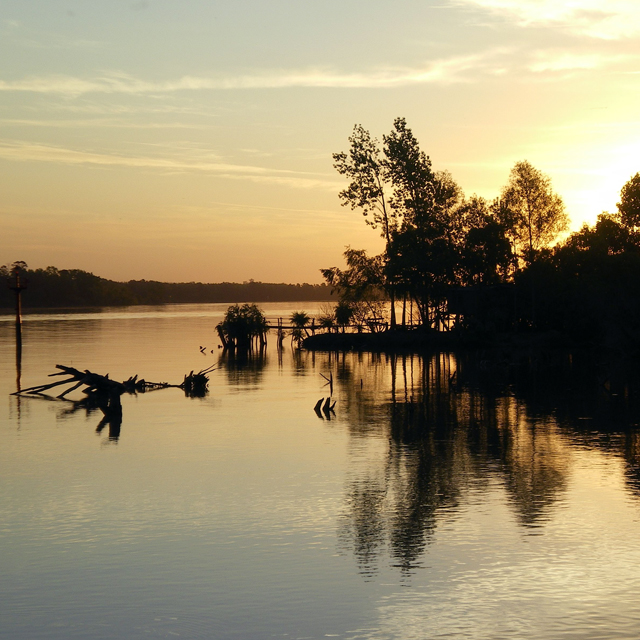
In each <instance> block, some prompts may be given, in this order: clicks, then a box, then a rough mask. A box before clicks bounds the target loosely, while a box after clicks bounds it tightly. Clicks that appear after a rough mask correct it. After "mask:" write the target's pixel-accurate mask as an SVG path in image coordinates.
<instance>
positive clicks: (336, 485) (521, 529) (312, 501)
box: [0, 307, 640, 639]
mask: <svg viewBox="0 0 640 640" xmlns="http://www.w3.org/2000/svg"><path fill="white" fill-rule="evenodd" d="M187 311H188V313H186V314H185V315H180V313H178V311H177V310H175V309H173V310H171V311H170V312H169V313H167V312H166V311H164V312H158V313H157V314H156V315H154V313H153V312H152V310H146V311H144V312H143V313H141V314H139V315H138V316H136V314H134V313H127V312H123V311H119V312H118V313H117V314H116V315H115V316H113V317H112V316H110V315H109V314H108V313H106V314H93V315H91V314H87V317H83V318H77V317H73V316H69V317H68V318H66V319H65V320H63V321H60V322H58V323H56V322H55V321H53V320H52V319H51V318H47V319H43V320H42V321H33V322H32V323H31V324H29V321H28V319H27V321H26V322H25V351H24V360H23V367H24V371H23V374H24V378H25V380H24V382H25V386H26V385H31V384H36V383H39V382H42V381H44V380H46V376H47V375H48V374H49V373H50V372H51V371H52V368H53V365H54V364H56V363H62V364H72V365H76V366H79V367H87V368H91V369H93V370H96V371H99V372H107V371H108V372H109V373H111V376H112V378H116V379H125V378H126V377H128V376H130V375H132V374H134V373H139V374H141V375H143V376H145V377H147V379H154V380H167V381H170V382H175V381H180V379H181V378H182V376H183V374H184V373H185V372H188V371H189V370H192V369H196V370H197V369H199V368H202V367H204V366H209V365H211V364H217V365H218V369H217V370H216V371H214V372H213V373H212V376H211V380H210V392H209V394H208V395H207V396H206V397H204V398H185V397H184V394H183V393H182V392H180V391H179V390H177V389H169V390H164V391H159V392H154V393H149V394H142V395H138V396H130V397H126V398H123V422H122V428H121V431H120V432H119V434H118V437H117V441H116V439H115V437H114V438H111V439H110V438H109V435H108V429H107V427H106V426H105V427H104V429H102V430H101V431H100V433H96V432H95V431H96V427H97V425H98V423H99V420H100V416H99V415H97V414H86V413H84V412H82V411H74V410H73V407H72V406H71V405H69V404H65V405H63V404H60V403H59V402H54V401H48V402H45V401H43V400H38V399H30V398H24V399H22V400H20V404H18V403H17V402H18V399H16V398H15V397H13V398H10V397H9V396H8V392H9V391H10V390H13V388H12V385H13V384H14V380H15V377H14V374H15V371H14V370H13V369H12V367H13V364H14V361H13V358H11V357H9V358H6V357H4V356H6V355H7V354H9V355H11V351H10V349H11V345H10V344H9V343H8V341H5V340H4V339H0V356H2V358H0V384H1V385H2V390H3V395H4V398H5V400H4V401H3V403H4V404H3V405H2V406H3V409H2V414H0V425H1V429H0V437H1V438H2V446H1V447H0V480H1V482H0V515H2V527H0V539H1V540H2V542H3V545H4V548H5V549H8V553H7V554H6V555H5V556H4V558H3V560H2V561H0V569H2V571H0V574H3V575H5V576H13V577H12V578H11V580H8V579H5V580H4V581H3V580H0V597H1V599H2V601H3V602H4V603H5V605H4V606H5V611H8V612H9V615H8V617H5V620H6V622H5V623H4V624H5V625H7V626H6V628H7V629H9V630H10V631H11V633H12V637H17V638H27V637H33V635H34V628H35V627H34V626H33V625H31V626H30V624H31V623H30V620H40V621H41V622H42V621H43V620H45V621H46V619H47V615H50V614H51V611H53V610H56V611H57V613H56V616H58V617H57V618H56V620H58V621H59V622H60V626H58V627H56V629H58V632H52V635H51V637H54V638H58V637H59V638H62V637H64V638H67V637H71V636H73V632H70V629H79V630H84V631H83V632H84V636H83V637H102V636H101V635H100V634H101V633H102V634H103V636H105V635H106V636H109V637H116V636H118V634H119V635H120V637H131V633H132V632H133V631H132V630H135V629H137V630H138V631H140V630H147V631H152V632H153V633H156V634H159V635H162V634H165V635H166V634H168V633H169V632H171V633H182V634H183V635H187V636H188V635H189V631H190V630H193V629H200V630H205V629H208V630H211V629H214V630H215V637H219V638H232V637H272V636H278V635H279V636H284V635H285V634H287V633H288V634H289V635H290V636H291V637H294V636H296V637H297V636H305V637H314V638H315V637H324V636H325V635H327V634H334V635H336V636H337V637H343V638H370V639H372V638H380V639H382V638H398V639H400V638H402V639H405V638H425V637H428V638H437V637H462V638H492V639H493V638H503V637H504V638H510V637H523V638H563V637H566V638H569V637H580V638H590V637H593V638H595V637H609V636H607V635H606V633H607V632H608V633H609V634H610V637H633V636H632V634H631V631H630V630H631V629H633V628H634V625H635V628H637V626H638V624H640V605H639V603H637V602H636V601H635V599H634V598H633V597H632V595H630V594H634V593H637V592H638V589H639V588H640V584H639V582H640V579H639V578H638V575H639V574H638V572H637V566H638V565H639V563H640V545H638V544H637V540H638V539H640V535H639V534H640V523H639V515H640V505H639V504H638V495H640V471H639V469H640V437H639V431H638V429H637V425H638V423H639V422H640V420H639V413H638V409H637V406H636V402H635V398H638V397H640V394H638V393H637V390H638V388H639V387H638V385H637V384H636V382H635V380H634V378H633V376H629V375H627V374H626V372H625V371H623V370H621V369H620V367H619V366H618V365H606V366H604V365H602V364H601V363H598V366H591V365H590V364H588V363H587V361H586V360H584V359H582V360H581V359H580V358H578V357H577V356H576V357H574V358H568V357H566V356H565V355H563V354H557V355H556V356H553V357H552V356H547V355H545V356H544V358H545V361H544V362H541V359H542V356H541V355H540V354H536V355H535V356H534V355H532V354H524V355H522V356H520V357H519V359H518V358H515V357H513V356H510V357H507V356H505V355H504V354H502V355H500V356H497V357H495V356H493V355H492V354H486V353H475V354H473V353H467V354H458V355H455V354H437V355H426V356H418V355H409V354H407V355H399V356H392V355H388V354H355V353H348V354H332V353H307V352H299V351H295V350H292V349H291V348H289V347H288V346H287V348H285V349H284V350H283V351H282V352H278V351H277V350H276V349H275V348H274V345H273V344H270V346H269V349H268V351H267V352H266V353H265V354H259V353H257V354H253V355H251V356H249V357H247V358H244V359H243V358H230V357H229V356H228V355H224V354H222V353H220V352H219V351H218V350H217V349H215V342H214V340H213V338H212V336H213V326H214V325H215V322H216V315H215V313H218V315H220V309H218V310H214V311H215V313H213V312H212V311H211V308H209V307H207V308H205V309H204V310H203V312H202V313H201V314H200V315H198V313H195V312H194V310H193V309H188V310H187ZM283 311H284V313H283V315H285V314H286V312H287V311H288V310H283ZM0 324H1V323H0ZM4 329H5V327H2V326H0V338H4V337H5V333H3V331H4ZM205 344H206V346H207V350H206V353H204V354H203V353H202V352H201V351H200V348H199V347H200V346H202V345H205ZM212 350H213V351H214V352H213V353H211V351H212ZM200 363H202V364H200ZM321 374H322V375H324V376H326V377H331V379H332V380H333V394H332V400H333V401H335V402H336V410H335V416H329V417H331V419H330V420H329V419H328V417H327V416H325V415H323V414H320V415H317V414H315V413H314V411H313V407H314V405H315V404H316V403H317V401H318V399H320V398H323V399H324V398H326V397H327V396H329V394H330V393H331V392H330V388H329V387H328V386H327V385H326V383H325V379H324V378H323V377H322V375H321ZM116 444H117V446H114V445H116ZM103 576H104V578H103ZM103 579H104V580H111V583H110V584H111V588H112V590H105V589H104V588H103V586H102V581H103ZM16 581H17V582H16ZM17 583H19V584H20V585H21V590H20V589H18V590H16V589H15V588H14V587H15V584H17ZM116 587H117V588H116ZM116 593H117V594H119V595H117V596H114V595H113V594H116ZM25 594H28V597H27V595H25ZM87 594H92V595H87ZM126 602H135V603H136V607H135V608H131V609H127V607H126V606H124V604H123V603H125V604H126ZM118 605H120V607H119V609H118V610H119V611H120V612H121V616H120V618H119V619H118V620H117V621H116V620H110V618H109V614H110V612H111V610H113V609H114V608H116V607H118ZM29 608H30V610H31V611H32V612H33V613H32V614H30V615H26V616H19V615H16V614H13V613H11V612H12V611H22V612H24V611H27V610H28V609H29ZM159 610H161V611H162V612H163V613H162V615H161V616H159V615H158V611H159ZM541 612H543V613H542V614H541ZM165 614H166V615H165ZM93 620H101V621H102V622H101V624H103V625H106V626H104V627H101V630H100V629H97V627H95V626H92V625H93V624H94V623H93V622H92V621H93ZM169 620H171V622H169ZM184 620H188V622H184ZM116 624H118V625H121V626H119V627H118V628H117V629H115V627H112V626H109V625H116ZM74 625H75V626H74ZM106 628H108V629H110V631H109V633H106V634H105V633H103V632H104V629H106ZM607 629H608V631H606V630H607ZM70 633H71V636H70ZM79 633H80V632H78V634H79ZM56 634H57V635H56ZM78 634H76V637H80V635H78ZM109 634H110V635H109ZM598 634H599V635H598ZM134 635H135V633H134ZM203 637H206V634H204V635H203Z"/></svg>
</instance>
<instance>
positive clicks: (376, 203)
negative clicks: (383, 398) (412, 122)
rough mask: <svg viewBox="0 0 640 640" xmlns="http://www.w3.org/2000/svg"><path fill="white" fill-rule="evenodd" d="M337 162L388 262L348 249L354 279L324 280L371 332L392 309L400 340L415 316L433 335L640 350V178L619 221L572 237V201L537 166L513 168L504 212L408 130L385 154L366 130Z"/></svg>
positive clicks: (389, 138)
mask: <svg viewBox="0 0 640 640" xmlns="http://www.w3.org/2000/svg"><path fill="white" fill-rule="evenodd" d="M333 157H334V161H335V164H334V166H335V168H336V169H337V171H338V172H339V173H340V174H341V175H343V176H344V177H345V178H347V180H348V185H347V187H346V188H345V189H344V190H343V191H342V192H341V193H340V194H339V195H340V199H341V200H342V204H343V205H346V206H348V207H350V208H351V209H354V210H358V211H360V212H361V213H362V214H364V217H365V222H366V223H367V224H369V225H371V226H372V227H373V228H375V229H377V230H378V232H379V233H380V234H381V236H382V238H383V239H384V241H385V250H384V252H383V253H381V254H380V255H376V256H370V255H368V254H367V253H366V252H365V251H362V250H357V249H352V248H349V249H347V251H346V252H345V262H346V268H345V267H332V268H326V269H323V270H322V273H323V275H324V277H325V280H326V282H327V283H328V284H330V285H331V286H332V287H334V289H335V290H336V291H337V293H338V295H339V299H340V302H339V305H340V306H341V307H342V308H344V310H345V312H346V313H343V315H349V314H350V316H351V318H352V322H354V321H355V322H356V324H358V325H360V326H361V327H362V328H363V331H367V328H368V329H369V331H370V332H371V333H375V332H379V331H380V327H384V326H385V325H386V322H381V321H384V320H386V306H387V304H388V301H390V302H391V313H390V316H389V318H388V326H389V328H390V329H392V330H393V329H394V328H396V327H398V328H400V327H402V325H404V324H405V320H406V318H407V315H408V314H409V315H410V317H411V318H412V323H411V324H412V325H414V326H415V325H416V324H418V325H419V327H420V330H421V333H423V334H424V333H425V332H428V333H434V332H439V333H441V334H442V333H444V332H447V333H457V334H458V335H460V336H464V337H465V338H468V337H469V336H472V335H484V336H487V337H490V336H498V335H500V334H504V333H510V332H511V333H512V332H518V333H522V332H532V331H533V332H537V333H540V332H545V331H546V332H556V333H560V334H562V336H563V338H562V340H565V341H567V342H576V341H578V342H592V343H593V342H597V343H599V344H615V345H616V346H617V347H619V348H623V349H624V348H627V347H629V346H631V347H633V348H634V349H638V350H640V173H637V174H635V175H634V176H632V177H631V178H630V179H629V180H628V181H627V182H626V183H625V184H624V185H623V186H622V190H621V192H620V202H619V203H618V204H617V211H615V212H611V213H603V214H601V215H600V216H599V217H598V219H597V222H596V223H595V224H594V225H587V224H585V225H584V226H583V227H582V229H580V230H579V231H577V232H574V233H571V234H569V235H568V236H567V235H566V232H567V231H568V227H569V224H568V223H569V219H568V216H567V214H566V212H565V207H564V203H563V201H562V198H561V197H560V196H559V195H558V194H556V193H555V192H554V191H553V189H552V186H551V180H550V178H549V177H548V176H546V175H545V174H543V173H542V172H541V171H539V170H538V169H536V168H535V167H533V166H532V165H531V164H530V163H529V162H527V161H526V160H525V161H520V162H517V163H516V164H515V165H514V167H513V168H512V170H511V172H510V174H509V178H508V181H507V184H506V185H505V186H504V188H503V189H502V191H501V193H500V195H499V196H498V197H497V198H495V199H494V200H493V201H487V200H485V199H483V198H481V197H478V196H476V195H472V196H470V197H469V196H466V195H465V194H464V193H463V191H462V189H461V188H460V187H459V186H458V185H457V184H456V182H455V180H454V179H453V177H452V176H451V175H450V174H449V173H447V172H443V171H435V170H434V169H433V167H432V164H431V160H430V158H429V157H428V156H427V155H426V154H425V153H424V152H423V151H422V150H421V149H420V146H419V144H418V141H417V140H416V138H415V136H414V135H413V133H412V131H411V129H409V127H408V126H407V123H406V121H405V120H404V118H397V119H396V120H395V121H394V124H393V128H392V130H391V132H390V133H389V134H388V135H384V136H383V137H382V144H380V143H379V142H378V140H376V139H375V138H373V137H372V136H371V134H370V133H369V132H368V131H367V130H366V129H364V128H363V127H362V126H361V125H356V126H355V127H354V130H353V134H352V135H351V137H350V138H349V149H348V150H347V151H346V152H341V153H336V154H334V156H333ZM621 183H622V180H621ZM400 314H401V315H400ZM389 339H391V338H390V337H389ZM382 342H384V340H382Z"/></svg>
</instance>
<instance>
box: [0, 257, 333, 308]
mask: <svg viewBox="0 0 640 640" xmlns="http://www.w3.org/2000/svg"><path fill="white" fill-rule="evenodd" d="M14 265H18V266H19V267H20V272H21V278H22V279H23V282H24V281H26V284H27V288H26V290H25V291H24V293H23V294H22V306H23V309H25V310H29V309H37V308H62V307H102V306H105V307H107V306H126V305H137V304H167V303H204V302H229V303H237V302H294V301H295V302H297V301H311V300H313V301H327V300H330V299H331V287H329V286H328V285H325V284H320V285H315V284H275V283H268V282H254V281H253V280H250V281H249V282H244V283H242V284H240V283H235V282H221V283H218V284H205V283H202V282H156V281H153V280H130V281H129V282H115V281H113V280H107V279H106V278H101V277H99V276H96V275H94V274H93V273H89V272H87V271H82V270H80V269H56V268H55V267H47V268H46V269H29V268H28V267H27V265H26V264H25V263H24V262H18V263H13V264H12V265H4V266H2V267H0V277H1V278H2V279H3V280H4V281H6V282H7V284H10V282H9V281H10V279H11V270H12V268H13V266H14ZM14 306H15V296H14V293H13V291H11V289H10V288H9V286H4V285H2V286H0V309H3V310H4V311H7V310H9V309H12V308H13V307H14Z"/></svg>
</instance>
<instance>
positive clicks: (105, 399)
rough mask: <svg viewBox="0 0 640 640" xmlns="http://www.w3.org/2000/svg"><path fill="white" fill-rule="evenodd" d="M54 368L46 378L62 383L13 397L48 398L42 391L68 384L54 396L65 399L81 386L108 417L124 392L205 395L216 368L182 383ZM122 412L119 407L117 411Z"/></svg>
mask: <svg viewBox="0 0 640 640" xmlns="http://www.w3.org/2000/svg"><path fill="white" fill-rule="evenodd" d="M56 369H60V371H58V372H56V373H51V374H49V377H50V378H52V377H54V376H66V377H65V379H64V380H57V381H56V382H50V383H48V384H38V385H35V386H34V387H29V388H28V389H22V390H21V391H17V392H16V393H13V394H12V395H16V396H17V395H48V394H45V393H44V392H45V391H49V390H50V389H53V388H55V387H62V386H64V385H70V386H69V387H68V388H67V389H65V390H64V391H63V392H62V393H60V394H58V395H57V396H55V397H56V398H57V399H59V400H64V399H65V396H67V395H68V394H69V393H71V392H72V391H75V390H76V389H78V388H80V387H83V386H84V389H83V390H82V392H83V393H85V394H86V395H87V396H88V397H91V398H93V399H95V400H96V401H97V403H96V404H97V406H98V407H99V408H100V409H102V411H103V412H104V413H105V414H107V413H109V412H113V411H117V410H118V409H119V408H120V396H121V395H122V394H123V393H145V392H147V391H153V390H155V389H169V388H174V389H182V390H183V391H184V392H185V395H187V396H204V395H205V394H206V393H207V391H208V383H209V377H208V375H207V374H209V373H211V371H213V370H214V369H215V366H212V367H209V368H208V369H203V370H202V371H199V372H198V373H194V372H193V371H191V373H189V374H187V375H185V376H184V380H183V381H182V383H181V384H170V383H168V382H150V381H148V380H145V379H144V378H140V379H139V378H138V376H137V375H135V376H131V377H130V378H128V379H127V380H125V381H124V382H118V381H116V380H111V379H110V378H109V374H108V373H107V374H106V375H101V374H99V373H94V372H93V371H89V370H88V369H85V370H84V371H80V369H76V368H74V367H67V366H65V365H62V364H57V365H56ZM120 411H121V408H120Z"/></svg>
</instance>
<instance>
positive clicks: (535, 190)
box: [497, 160, 569, 262]
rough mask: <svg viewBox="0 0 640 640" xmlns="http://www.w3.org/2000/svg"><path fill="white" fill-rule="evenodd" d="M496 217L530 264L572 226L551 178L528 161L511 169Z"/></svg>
mask: <svg viewBox="0 0 640 640" xmlns="http://www.w3.org/2000/svg"><path fill="white" fill-rule="evenodd" d="M497 214H498V216H499V218H500V222H502V224H503V225H504V226H505V227H506V228H507V229H508V231H509V233H510V234H511V236H512V239H513V242H514V245H515V247H516V249H517V250H519V251H520V252H521V254H522V256H523V257H524V258H525V260H526V261H528V262H531V260H532V259H533V257H534V255H535V252H536V251H538V250H539V249H542V248H543V247H546V246H548V245H549V244H550V243H551V242H552V241H553V240H554V239H555V238H556V237H557V236H558V234H560V233H562V232H563V231H565V230H566V229H567V227H568V224H569V219H568V216H567V214H566V213H565V210H564V203H563V202H562V198H561V197H560V196H559V195H557V194H555V193H554V192H553V190H552V189H551V179H550V178H549V177H548V176H546V175H545V174H544V173H542V172H541V171H538V169H536V168H535V167H533V166H532V165H531V164H530V163H529V162H527V161H526V160H524V161H522V162H516V164H515V165H514V167H513V169H511V174H510V175H509V182H508V184H507V186H506V187H505V188H504V189H503V191H502V197H501V200H500V203H499V206H498V208H497Z"/></svg>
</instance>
